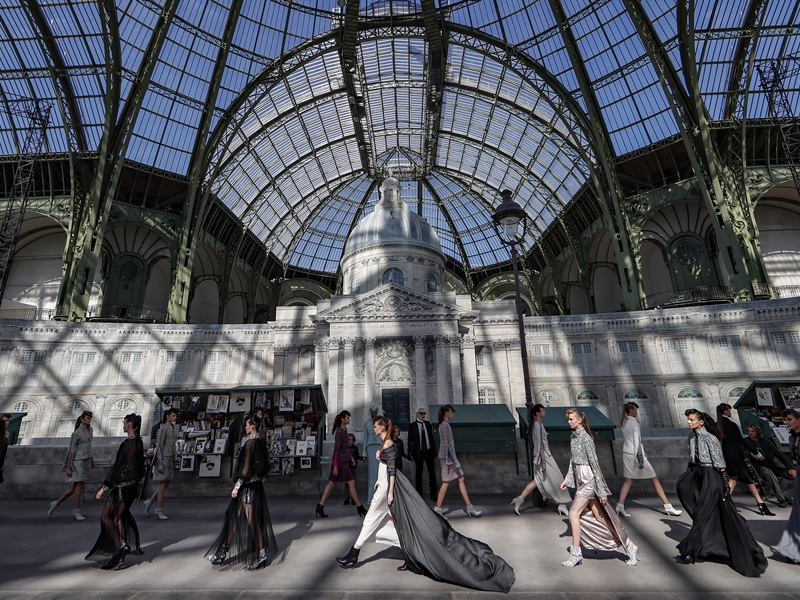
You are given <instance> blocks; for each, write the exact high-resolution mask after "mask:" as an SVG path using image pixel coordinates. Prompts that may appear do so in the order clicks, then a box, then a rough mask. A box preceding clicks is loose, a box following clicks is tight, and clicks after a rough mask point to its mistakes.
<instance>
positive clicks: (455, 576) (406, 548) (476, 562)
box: [336, 417, 514, 592]
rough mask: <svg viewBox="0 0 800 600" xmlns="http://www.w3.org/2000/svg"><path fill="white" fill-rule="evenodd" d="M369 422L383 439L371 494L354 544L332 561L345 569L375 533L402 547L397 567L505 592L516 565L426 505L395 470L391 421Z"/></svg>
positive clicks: (440, 578)
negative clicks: (402, 559)
mask: <svg viewBox="0 0 800 600" xmlns="http://www.w3.org/2000/svg"><path fill="white" fill-rule="evenodd" d="M373 423H374V427H375V434H376V435H377V436H379V437H380V438H381V439H382V440H383V444H382V445H381V449H380V450H379V453H380V464H379V467H378V481H377V483H376V484H375V494H374V495H373V497H372V504H370V505H369V511H368V512H367V515H366V516H365V517H364V523H363V524H362V526H361V533H360V534H359V536H358V539H357V540H356V543H355V545H354V546H353V547H352V548H351V549H350V552H348V553H347V555H346V556H342V557H340V558H337V559H336V560H338V561H339V563H340V564H341V565H342V566H343V567H348V566H355V564H356V563H357V562H358V555H359V552H360V550H361V546H362V545H363V544H365V543H366V542H367V541H369V540H370V539H372V538H373V537H377V538H378V539H379V540H380V541H382V542H384V543H389V544H392V545H398V546H400V549H401V550H402V551H403V557H404V558H405V562H404V563H403V564H402V565H401V566H400V567H398V571H413V572H415V573H423V574H425V575H427V576H428V577H430V578H432V579H436V580H437V581H444V582H447V583H454V584H456V585H461V586H464V587H469V588H473V589H477V590H486V591H492V592H508V591H509V590H510V589H511V586H512V585H513V584H514V569H512V568H511V567H510V566H509V564H508V563H506V561H504V560H503V559H502V558H500V557H499V556H497V555H496V554H494V553H493V552H492V549H491V548H490V547H489V546H488V545H486V544H484V543H483V542H479V541H478V540H473V539H471V538H468V537H466V536H463V535H461V534H460V533H458V532H457V531H455V530H454V529H453V528H452V527H451V526H450V524H449V522H448V521H447V519H445V518H444V517H442V516H441V515H439V514H437V513H435V512H434V511H433V510H431V509H430V507H429V506H428V505H427V504H426V503H425V501H424V500H423V499H422V498H421V497H420V495H419V494H418V493H417V491H416V489H414V485H413V484H412V483H411V482H410V481H408V479H406V478H405V476H404V475H403V474H402V473H401V472H400V471H398V470H397V468H396V463H395V460H396V458H397V448H396V447H395V445H394V443H393V442H392V439H391V435H390V432H391V431H392V422H391V421H390V420H388V419H386V418H385V417H377V418H376V419H375V420H374V421H373Z"/></svg>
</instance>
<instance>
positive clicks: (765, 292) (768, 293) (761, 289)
mask: <svg viewBox="0 0 800 600" xmlns="http://www.w3.org/2000/svg"><path fill="white" fill-rule="evenodd" d="M751 287H752V288H753V299H754V300H769V299H770V298H772V290H771V289H770V287H769V284H767V283H758V282H754V283H752V284H751Z"/></svg>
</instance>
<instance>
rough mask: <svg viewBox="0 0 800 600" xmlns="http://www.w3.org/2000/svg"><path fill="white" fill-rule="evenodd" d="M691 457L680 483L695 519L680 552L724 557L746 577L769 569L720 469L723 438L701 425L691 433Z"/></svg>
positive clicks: (682, 496)
mask: <svg viewBox="0 0 800 600" xmlns="http://www.w3.org/2000/svg"><path fill="white" fill-rule="evenodd" d="M689 456H690V457H691V458H690V461H691V462H690V463H689V468H688V470H687V471H686V472H685V473H684V474H683V475H681V476H680V477H679V478H678V483H677V486H676V487H677V492H678V498H679V499H680V501H681V504H683V508H685V509H686V512H687V513H688V514H689V516H690V517H691V518H692V528H691V529H690V530H689V534H688V535H687V536H686V537H685V538H684V539H682V540H681V542H680V543H679V544H678V550H679V552H680V555H681V557H683V558H685V559H686V558H690V557H691V558H702V559H707V560H713V561H719V562H724V563H727V564H729V565H730V566H731V567H732V568H733V569H734V570H736V571H737V572H739V573H740V574H742V575H744V576H745V577H758V576H759V575H761V573H763V572H764V571H766V570H767V559H766V557H765V556H764V552H763V550H761V546H759V545H758V542H756V540H755V538H754V537H753V534H752V533H751V532H750V528H749V527H748V526H747V521H745V519H744V517H742V515H740V514H739V512H738V511H737V510H736V505H735V504H734V503H733V499H732V498H731V496H730V492H729V488H728V483H727V481H726V480H725V478H724V477H723V475H722V473H721V472H720V469H724V468H725V461H724V459H723V456H722V445H721V444H720V441H719V440H718V439H717V438H716V437H715V436H714V435H712V434H711V433H709V432H708V431H707V430H706V429H705V427H702V428H700V429H699V430H697V431H694V432H692V435H691V436H690V437H689Z"/></svg>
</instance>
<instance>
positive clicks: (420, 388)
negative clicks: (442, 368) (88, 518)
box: [414, 335, 428, 410]
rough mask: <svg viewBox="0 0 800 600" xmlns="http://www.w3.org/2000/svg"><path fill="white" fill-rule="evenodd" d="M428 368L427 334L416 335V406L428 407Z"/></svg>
mask: <svg viewBox="0 0 800 600" xmlns="http://www.w3.org/2000/svg"><path fill="white" fill-rule="evenodd" d="M427 383H428V381H427V369H426V368H425V336H424V335H415V336H414V396H415V401H416V404H417V406H416V408H418V409H419V408H425V409H426V410H427V408H428V394H427Z"/></svg>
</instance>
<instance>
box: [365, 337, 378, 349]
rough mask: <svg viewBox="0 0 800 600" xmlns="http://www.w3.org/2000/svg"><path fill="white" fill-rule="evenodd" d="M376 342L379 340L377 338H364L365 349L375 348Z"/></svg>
mask: <svg viewBox="0 0 800 600" xmlns="http://www.w3.org/2000/svg"><path fill="white" fill-rule="evenodd" d="M376 340H377V338H375V337H374V336H370V337H365V338H364V348H374V347H375V341H376Z"/></svg>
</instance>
